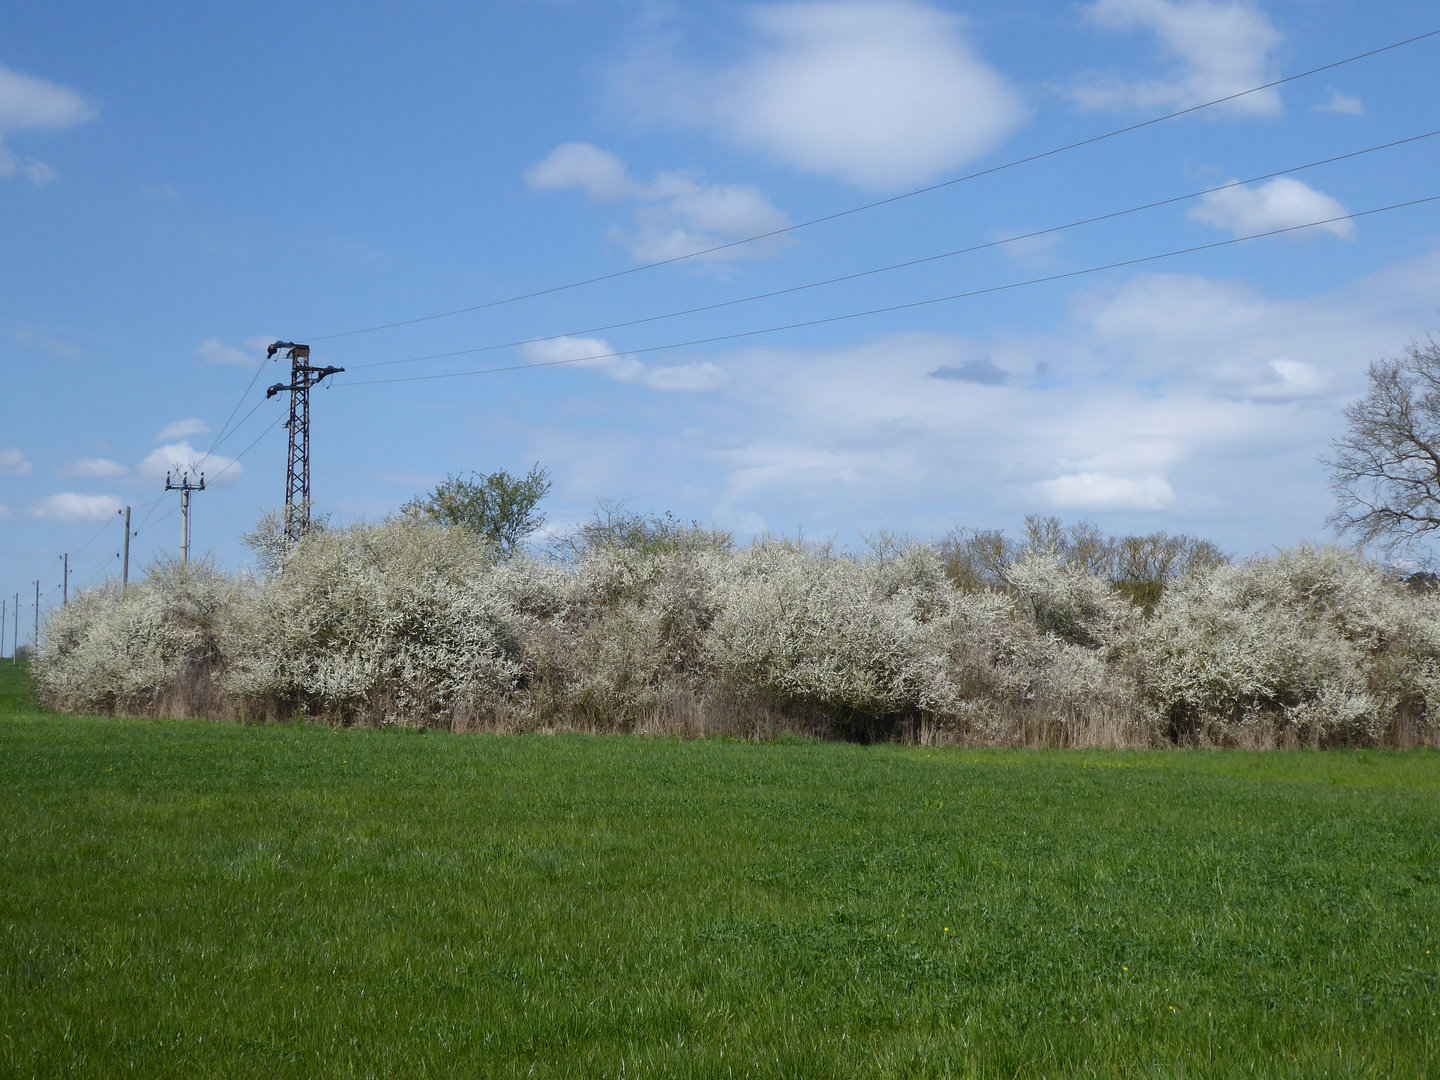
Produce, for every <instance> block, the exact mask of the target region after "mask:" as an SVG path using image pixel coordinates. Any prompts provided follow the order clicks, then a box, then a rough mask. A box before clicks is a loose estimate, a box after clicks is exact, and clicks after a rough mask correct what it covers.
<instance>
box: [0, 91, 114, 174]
mask: <svg viewBox="0 0 1440 1080" xmlns="http://www.w3.org/2000/svg"><path fill="white" fill-rule="evenodd" d="M93 115H94V114H93V112H92V111H91V109H90V108H89V106H88V105H86V104H85V101H84V99H83V98H81V96H80V95H79V94H78V93H76V92H75V91H74V90H71V89H70V88H69V87H66V86H58V85H56V84H55V83H52V82H49V81H48V80H46V79H38V78H36V77H35V76H33V75H22V74H21V73H20V72H18V71H12V70H10V69H9V68H8V67H5V66H3V65H0V140H3V139H4V138H5V136H7V135H9V134H11V133H12V132H16V131H25V130H56V129H59V128H67V127H71V126H73V125H75V124H78V123H81V122H82V121H85V120H89V119H90V118H91V116H93ZM17 174H19V175H21V176H24V177H26V178H27V179H28V180H30V182H31V183H33V184H35V185H36V186H39V185H40V184H44V183H47V182H49V181H51V180H53V179H55V170H54V169H52V168H51V167H50V166H49V165H46V164H45V163H44V162H43V161H36V160H35V159H34V158H29V157H17V156H16V155H15V154H13V153H11V152H10V150H9V149H8V148H7V147H6V146H5V145H4V142H3V141H0V176H3V177H12V176H15V175H17Z"/></svg>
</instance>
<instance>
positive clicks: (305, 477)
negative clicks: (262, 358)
mask: <svg viewBox="0 0 1440 1080" xmlns="http://www.w3.org/2000/svg"><path fill="white" fill-rule="evenodd" d="M281 349H285V350H287V351H286V353H285V356H286V358H287V359H288V360H289V361H290V382H289V383H288V384H287V383H276V384H275V385H274V386H272V387H270V388H269V389H268V390H266V391H265V396H266V397H267V398H272V397H274V396H275V395H276V394H278V393H280V391H282V390H289V391H290V422H289V423H288V424H286V427H288V428H289V429H290V453H289V456H288V457H287V459H286V465H285V542H286V543H287V544H293V543H295V541H297V540H299V539H300V537H301V536H302V535H303V534H304V532H305V530H306V529H308V528H309V527H310V388H311V387H312V386H315V385H316V384H317V383H319V382H320V380H321V379H323V378H325V377H326V376H327V375H335V374H338V373H339V372H341V371H344V370H345V369H344V368H342V367H318V368H317V367H311V366H310V346H309V345H297V344H296V343H295V342H293V341H277V342H274V343H273V344H272V345H271V346H270V348H269V349H267V350H266V351H265V355H266V356H267V357H268V358H269V359H271V360H273V359H274V358H275V354H276V353H277V352H279V351H280V350H281Z"/></svg>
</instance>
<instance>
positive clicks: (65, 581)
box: [60, 551, 70, 607]
mask: <svg viewBox="0 0 1440 1080" xmlns="http://www.w3.org/2000/svg"><path fill="white" fill-rule="evenodd" d="M60 558H61V560H62V561H63V562H64V564H65V570H64V575H65V576H64V577H62V578H61V579H60V581H61V585H60V606H61V607H64V606H65V605H66V604H68V603H70V553H69V552H68V551H67V552H66V553H65V554H64V555H61V556H60Z"/></svg>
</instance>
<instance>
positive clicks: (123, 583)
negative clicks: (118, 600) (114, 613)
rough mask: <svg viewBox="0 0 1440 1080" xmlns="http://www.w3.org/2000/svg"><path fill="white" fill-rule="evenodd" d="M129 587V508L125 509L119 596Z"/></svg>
mask: <svg viewBox="0 0 1440 1080" xmlns="http://www.w3.org/2000/svg"><path fill="white" fill-rule="evenodd" d="M129 587H130V507H128V506H127V507H125V563H124V569H123V570H122V571H121V572H120V595H121V596H122V597H123V596H124V595H125V590H126V589H128V588H129Z"/></svg>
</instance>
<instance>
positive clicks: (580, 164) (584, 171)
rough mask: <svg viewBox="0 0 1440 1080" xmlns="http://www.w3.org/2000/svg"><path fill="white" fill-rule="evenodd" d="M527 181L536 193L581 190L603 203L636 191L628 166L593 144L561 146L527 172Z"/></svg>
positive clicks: (564, 144) (563, 144)
mask: <svg viewBox="0 0 1440 1080" xmlns="http://www.w3.org/2000/svg"><path fill="white" fill-rule="evenodd" d="M525 182H526V183H527V184H529V185H530V187H531V188H533V189H534V190H536V191H564V190H565V189H566V188H579V189H580V190H582V191H583V192H585V194H586V195H589V196H590V198H592V199H595V200H596V201H599V202H604V201H607V200H610V199H623V198H625V196H627V195H632V194H634V192H635V188H636V184H635V181H634V180H632V179H630V173H629V172H628V171H627V170H626V168H625V163H624V162H623V161H621V160H620V159H619V158H618V157H616V156H615V155H614V154H612V153H611V152H610V151H608V150H601V149H600V148H599V147H598V146H594V145H592V144H591V143H581V142H572V143H561V144H560V145H559V146H557V147H555V149H554V150H551V151H550V154H549V156H547V157H546V158H545V160H544V161H537V162H536V163H535V164H534V165H531V166H530V168H528V169H526V170H525Z"/></svg>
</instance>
